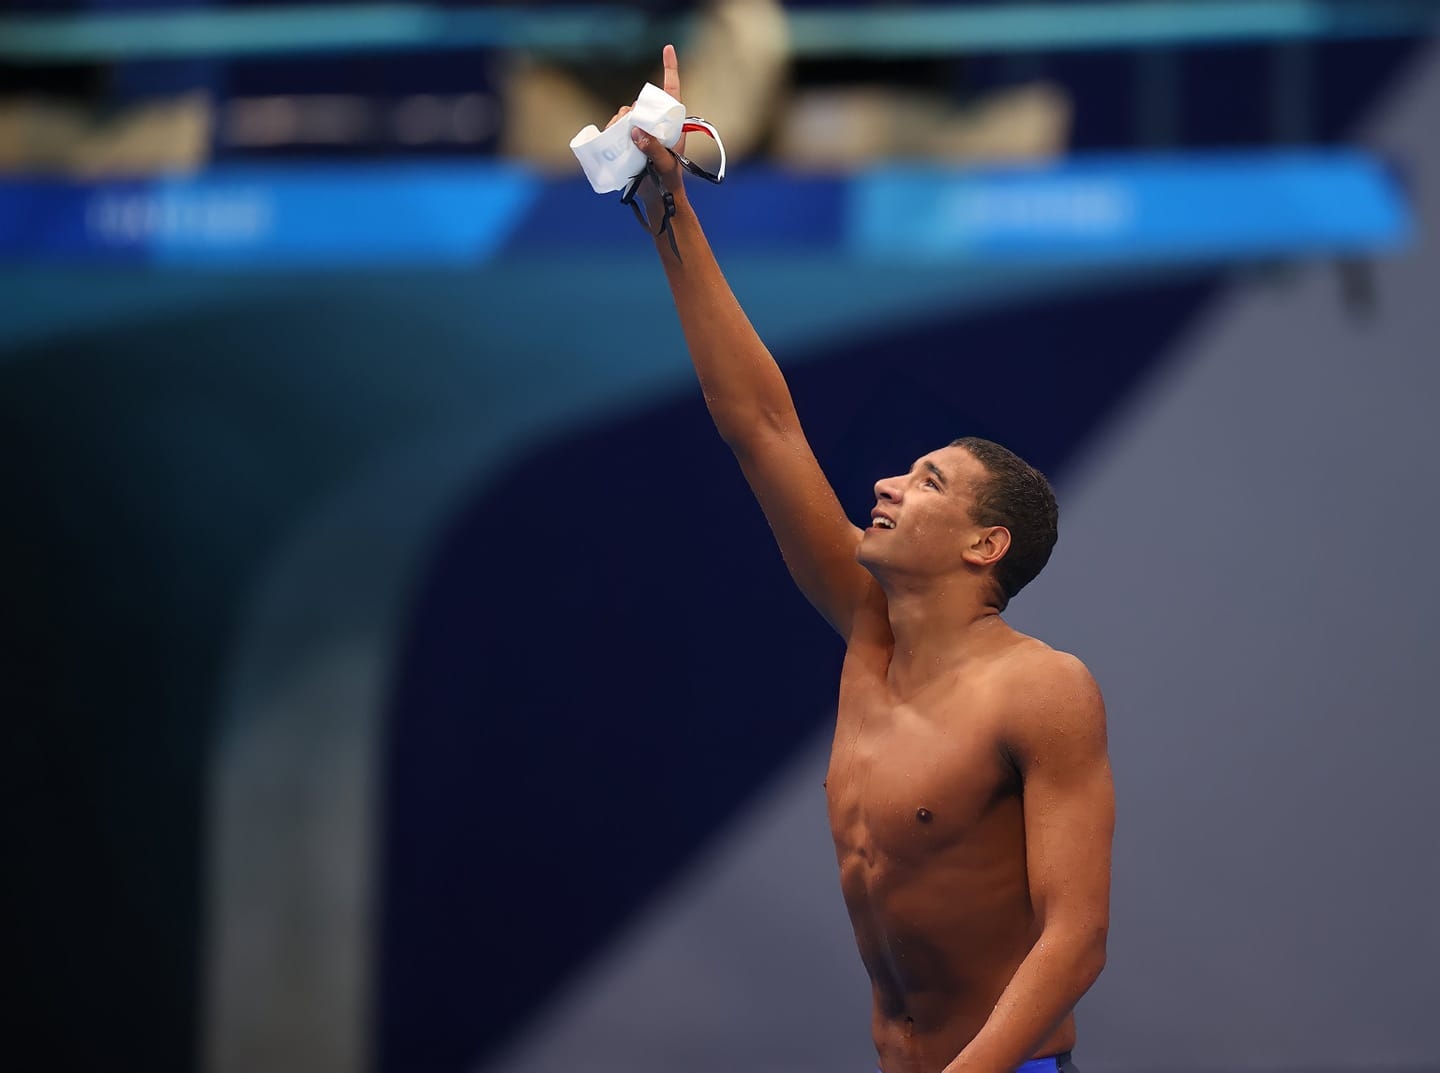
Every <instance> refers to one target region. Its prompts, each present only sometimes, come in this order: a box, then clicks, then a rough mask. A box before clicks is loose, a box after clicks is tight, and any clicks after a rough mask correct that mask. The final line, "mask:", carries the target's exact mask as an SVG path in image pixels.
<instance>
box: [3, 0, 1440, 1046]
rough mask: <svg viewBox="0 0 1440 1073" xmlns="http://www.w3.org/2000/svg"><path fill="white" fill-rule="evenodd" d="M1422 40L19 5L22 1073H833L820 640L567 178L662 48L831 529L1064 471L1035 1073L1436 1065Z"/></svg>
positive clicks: (841, 936)
mask: <svg viewBox="0 0 1440 1073" xmlns="http://www.w3.org/2000/svg"><path fill="white" fill-rule="evenodd" d="M1437 33H1440V4H1436V3H1431V2H1419V0H1416V2H1382V0H1354V2H1342V0H1308V2H1302V0H1248V2H1222V0H1184V2H1138V0H1110V2H1093V3H1062V2H1045V3H1042V2H1029V0H1015V2H1008V3H1007V2H1000V0H993V2H988V3H984V2H978V0H967V2H951V3H921V2H913V0H912V2H872V3H845V2H843V0H813V2H785V3H780V2H778V0H709V2H699V3H681V2H665V0H655V2H650V3H639V4H628V5H590V4H583V3H567V4H564V5H559V4H556V5H551V4H545V3H511V4H477V3H464V2H458V0H454V2H446V3H438V2H436V3H427V4H417V3H406V2H398V0H397V2H390V3H363V2H362V3H317V2H311V3H306V4H278V3H257V2H239V0H231V2H222V0H214V2H210V3H205V2H202V0H146V2H139V0H54V2H41V0H30V2H16V0H10V2H9V3H7V4H6V5H5V6H4V8H3V11H0V173H3V174H0V496H3V499H0V503H3V508H0V510H3V514H0V518H3V524H0V651H3V653H4V667H3V674H0V711H3V726H4V739H3V751H0V764H3V780H0V785H3V787H4V790H3V793H4V798H5V809H4V829H3V830H4V879H3V883H0V890H3V891H4V898H5V912H4V916H5V920H6V929H7V935H6V937H5V940H4V951H5V953H4V955H3V958H4V964H5V967H6V970H7V972H6V975H7V976H8V977H9V978H10V979H11V981H12V986H13V987H14V988H15V992H14V995H15V998H14V999H13V1000H12V1002H11V1005H10V1009H9V1011H8V1012H9V1014H10V1023H12V1024H14V1025H15V1026H16V1028H15V1030H14V1031H13V1032H11V1033H9V1034H8V1035H7V1039H6V1046H7V1050H9V1051H10V1052H11V1054H12V1056H16V1061H18V1060H19V1059H18V1056H21V1055H28V1056H30V1057H29V1058H28V1059H27V1060H26V1062H24V1063H21V1064H17V1065H14V1066H13V1068H33V1069H45V1070H72V1069H73V1070H117V1071H128V1070H144V1071H147V1073H165V1071H171V1070H175V1071H180V1070H192V1069H197V1070H205V1071H208V1073H252V1071H288V1070H297V1071H299V1070H304V1071H306V1073H351V1071H362V1070H363V1071H371V1070H374V1071H381V1073H461V1071H465V1073H551V1071H556V1073H558V1071H560V1070H566V1071H572V1070H585V1071H595V1073H611V1071H613V1073H622V1071H623V1073H652V1071H653V1073H679V1071H683V1073H730V1071H736V1073H839V1071H842V1070H845V1071H854V1073H859V1071H864V1070H869V1069H873V1068H874V1054H873V1050H872V1048H871V1045H870V1042H869V1033H868V1016H869V1015H868V1001H869V996H868V990H867V986H866V981H865V978H864V975H863V972H862V969H861V966H860V963H859V959H858V957H857V955H856V954H855V952H854V948H853V940H852V937H851V934H850V930H849V926H848V923H847V921H846V918H845V914H844V909H843V906H842V904H841V901H840V897H839V891H838V885H837V882H836V875H835V863H834V857H833V852H832V848H831V845H830V842H829V836H828V830H827V826H826V821H825V817H824V799H823V796H822V792H821V785H820V784H821V780H822V779H823V777H824V776H823V773H824V767H825V761H826V755H827V750H828V745H829V728H830V726H831V720H832V718H833V704H834V697H835V684H836V678H837V672H838V669H839V663H840V657H841V649H840V644H839V642H838V641H837V640H836V638H834V637H833V636H832V635H831V634H830V633H829V631H828V629H827V628H826V627H825V625H824V624H823V622H821V620H820V619H819V618H818V617H817V616H815V615H814V614H813V612H811V610H810V609H809V607H808V605H806V604H805V602H804V600H803V599H802V598H801V597H800V596H799V595H798V593H796V592H795V591H793V590H792V588H791V587H790V584H789V582H788V579H787V577H786V575H785V572H784V569H783V566H782V564H781V562H780V559H779V555H778V553H777V552H776V551H775V550H774V548H773V546H772V544H771V542H770V538H769V533H768V531H767V529H766V526H765V523H764V520H763V518H762V517H761V515H760V513H759V510H758V509H757V508H756V507H755V505H754V503H753V501H752V500H751V498H750V495H749V493H748V491H747V489H746V487H745V485H744V483H743V480H742V479H741V477H740V474H739V472H738V469H737V468H736V467H735V466H734V464H733V462H732V460H731V459H730V457H729V454H728V452H727V451H726V449H725V448H724V446H723V445H722V444H721V443H720V442H719V441H718V439H717V438H716V437H715V435H714V432H713V430H712V428H711V426H710V423H709V420H708V417H707V416H706V414H705V411H704V407H703V404H702V402H701V400H700V398H699V393H698V391H697V390H696V388H695V385H694V383H693V379H692V374H691V372H690V369H689V364H688V361H687V359H686V355H685V351H684V344H683V340H682V339H681V337H680V334H679V331H678V327H677V325H676V322H675V316H674V313H673V310H672V308H671V304H670V301H669V298H668V295H667V293H666V290H665V285H664V280H663V276H662V274H661V272H660V270H659V267H658V264H657V263H656V260H655V257H654V254H653V251H652V249H651V247H650V243H649V242H648V241H647V240H646V238H645V236H644V235H643V234H642V233H641V232H640V231H639V230H638V228H636V227H635V225H634V221H633V219H632V218H631V216H630V214H629V213H628V212H627V211H626V210H625V209H624V208H623V207H622V206H620V205H619V204H616V201H617V200H618V198H617V197H616V196H614V195H609V196H606V197H603V198H602V197H600V196H597V195H595V194H593V193H592V192H591V191H590V189H589V187H588V185H587V184H586V183H585V182H584V179H583V178H582V177H581V175H580V172H579V168H578V165H577V164H576V163H575V162H574V159H573V157H572V156H571V155H570V153H569V150H568V148H567V143H568V140H569V138H570V137H571V136H572V135H573V134H574V133H575V132H576V131H577V130H578V129H579V128H580V127H581V126H583V125H584V124H586V123H591V122H595V123H600V124H603V123H604V121H605V119H606V117H608V116H609V114H610V113H611V112H612V111H613V110H614V108H615V107H616V106H617V105H619V104H621V103H624V102H626V101H628V100H630V99H632V98H633V96H634V95H635V93H636V92H638V90H639V88H640V85H641V84H642V83H643V81H644V80H645V79H646V78H650V79H653V80H656V81H658V76H659V71H658V56H659V50H660V47H661V45H662V44H663V43H665V42H666V41H672V40H673V41H675V42H676V43H677V44H678V46H679V49H680V55H681V64H682V75H683V87H684V97H685V101H686V104H687V106H688V108H689V110H690V111H692V112H695V113H698V114H700V115H703V116H705V117H707V118H709V119H711V120H712V121H714V122H716V123H717V124H718V125H719V127H720V129H721V131H722V132H723V133H724V134H725V136H726V139H727V146H728V148H729V150H730V154H731V160H730V176H731V177H730V178H729V179H728V180H727V182H726V183H725V185H724V186H721V187H718V188H712V187H708V186H704V185H703V184H694V183H692V184H691V185H692V200H693V201H694V202H695V204H696V206H697V209H698V211H699V212H700V214H701V216H702V218H703V219H704V221H705V222H706V226H707V229H708V231H709V234H710V236H711V239H712V242H713V245H714V246H715V248H716V250H717V253H718V255H719V257H720V259H721V262H722V264H723V266H724V267H725V269H726V271H727V272H728V274H729V276H730V278H731V281H732V283H733V285H734V287H735V289H736V291H737V294H738V295H739V297H740V300H741V302H742V304H743V305H744V306H745V307H746V309H747V310H748V311H749V313H750V315H751V318H752V320H753V321H754V322H755V324H756V326H757V328H758V329H759V331H760V332H761V334H762V336H763V337H764V338H765V339H766V340H767V342H768V343H769V344H770V346H771V347H772V349H773V350H774V352H775V354H776V356H777V358H778V359H779V361H780V362H781V364H782V365H783V366H784V368H785V370H786V372H787V374H788V376H789V377H790V379H791V382H792V386H793V389H794V393H795V395H796V398H797V402H798V405H799V407H800V410H801V414H802V417H803V418H804V419H805V421H806V426H807V430H808V431H809V433H810V437H811V440H812V443H813V445H814V447H815V449H816V452H817V454H818V455H819V457H820V459H821V461H822V463H823V465H824V466H825V468H826V470H827V472H828V473H829V474H830V476H831V478H832V481H833V482H834V484H835V486H836V488H837V491H838V492H839V494H840V496H841V498H842V501H843V502H844V503H845V505H846V507H847V509H848V510H850V511H851V512H852V514H853V516H854V517H856V518H860V517H862V516H864V514H865V512H866V511H868V510H869V508H870V506H871V505H872V504H873V497H872V492H871V487H872V484H873V482H874V481H875V480H876V479H877V478H878V477H880V476H882V475H886V474H890V473H894V472H896V471H897V470H900V469H903V468H904V467H906V466H908V464H909V462H910V460H911V459H913V458H914V457H915V456H916V455H918V454H920V453H922V452H924V451H926V450H929V449H932V448H934V447H935V446H937V445H939V444H943V443H946V442H948V441H949V440H951V439H953V438H955V437H958V436H962V435H970V434H975V435H982V436H988V437H991V438H994V439H997V440H1000V441H1002V442H1004V443H1006V444H1007V445H1009V446H1011V447H1013V448H1014V449H1016V450H1017V451H1019V452H1020V453H1021V454H1023V455H1025V456H1026V457H1027V458H1029V459H1030V460H1032V461H1033V462H1035V463H1036V464H1038V465H1039V466H1041V467H1042V468H1043V469H1045V470H1046V471H1047V472H1049V473H1050V474H1051V475H1052V477H1053V478H1054V480H1055V482H1056V485H1057V488H1058V492H1059V496H1060V500H1061V506H1062V520H1061V540H1060V544H1059V547H1058V549H1057V551H1056V554H1055V557H1054V559H1053V560H1052V563H1051V565H1050V566H1049V568H1048V570H1047V572H1046V574H1045V575H1044V576H1043V577H1042V578H1041V579H1040V580H1039V581H1038V582H1037V583H1036V584H1035V585H1034V586H1032V587H1031V589H1029V590H1027V591H1026V593H1025V594H1024V595H1023V596H1022V597H1021V598H1020V599H1019V600H1017V601H1016V603H1015V605H1014V607H1013V608H1012V611H1011V614H1010V615H1009V617H1010V618H1011V620H1012V622H1013V623H1014V624H1015V625H1017V626H1018V627H1019V628H1021V629H1025V630H1027V631H1030V632H1034V633H1036V634H1038V635H1039V636H1041V637H1043V638H1045V639H1046V640H1048V641H1050V642H1051V643H1052V644H1054V645H1056V646H1057V647H1062V648H1065V649H1068V650H1070V651H1073V652H1075V653H1076V654H1078V655H1079V656H1081V657H1082V658H1083V659H1084V660H1085V661H1086V662H1087V663H1088V664H1089V665H1090V667H1091V668H1092V670H1093V671H1094V672H1095V674H1096V676H1097V677H1098V679H1099V681H1100V683H1101V685H1102V687H1103V688H1104V690H1105V693H1106V697H1107V702H1108V706H1109V715H1110V721H1111V726H1110V729H1111V744H1112V757H1113V763H1114V767H1115V774H1116V784H1117V790H1118V796H1119V810H1120V819H1119V828H1118V832H1117V838H1116V856H1115V879H1114V905H1113V924H1112V929H1111V940H1110V959H1109V965H1108V968H1107V970H1106V972H1105V974H1104V976H1103V977H1102V978H1101V980H1100V982H1099V983H1098V984H1097V985H1096V987H1095V988H1094V990H1093V991H1092V992H1091V994H1090V995H1089V996H1087V998H1086V999H1085V1000H1084V1002H1083V1003H1082V1005H1081V1007H1080V1042H1079V1046H1078V1048H1077V1060H1078V1062H1079V1064H1080V1066H1081V1068H1083V1069H1084V1070H1085V1071H1086V1073H1141V1071H1169V1073H1221V1071H1224V1073H1230V1071H1241V1070H1246V1071H1260V1070H1265V1071H1282V1070H1285V1071H1297V1073H1298V1071H1307V1073H1308V1071H1314V1070H1327V1071H1335V1073H1340V1071H1355V1073H1360V1071H1364V1073H1373V1071H1381V1070H1385V1071H1397V1073H1398V1071H1408V1073H1419V1071H1421V1070H1432V1071H1433V1070H1437V1069H1440V1059H1437V1057H1436V1055H1437V1049H1436V1036H1435V1031H1436V1028H1437V1025H1440V1021H1437V1015H1436V1013H1435V1008H1436V1000H1437V999H1440V985H1437V983H1436V981H1435V971H1434V969H1435V965H1436V964H1437V962H1440V914H1437V913H1436V911H1435V905H1436V891H1437V890H1440V836H1437V834H1436V831H1437V827H1436V820H1437V818H1440V810H1437V806H1436V804H1435V800H1434V793H1433V785H1434V772H1435V767H1436V761H1437V756H1440V730H1437V716H1440V704H1437V700H1436V686H1435V683H1434V667H1435V663H1436V658H1437V656H1440V610H1437V609H1440V565H1437V563H1436V561H1435V558H1434V555H1433V553H1432V549H1431V548H1430V546H1429V545H1428V544H1427V543H1426V541H1427V540H1431V539H1434V536H1435V533H1436V532H1437V530H1440V497H1437V488H1440V461H1437V459H1440V424H1437V422H1436V421H1435V414H1434V411H1435V407H1436V404H1437V402H1440V363H1437V361H1436V357H1437V355H1436V345H1437V344H1436V340H1437V339H1440V300H1437V299H1440V291H1437V289H1436V280H1437V279H1440V246H1437V242H1436V240H1437V227H1440V220H1437V213H1440V40H1437ZM700 187H703V188H700ZM6 1065H7V1067H8V1066H10V1065H11V1063H9V1062H7V1063H6Z"/></svg>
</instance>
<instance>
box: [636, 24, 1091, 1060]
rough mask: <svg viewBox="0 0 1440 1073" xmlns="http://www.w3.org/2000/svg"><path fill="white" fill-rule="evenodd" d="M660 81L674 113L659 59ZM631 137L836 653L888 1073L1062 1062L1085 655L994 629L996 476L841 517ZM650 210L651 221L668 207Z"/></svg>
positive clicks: (935, 469) (855, 843) (835, 773)
mask: <svg viewBox="0 0 1440 1073" xmlns="http://www.w3.org/2000/svg"><path fill="white" fill-rule="evenodd" d="M663 65H664V88H665V90H666V91H667V92H669V93H670V94H672V95H673V96H675V97H676V98H680V71H679V62H678V60H677V59H676V55H675V50H674V48H673V47H671V46H668V45H667V46H666V48H665V51H664V58H663ZM681 99H683V98H681ZM628 110H629V109H628V108H622V109H621V110H620V111H619V112H618V113H617V114H616V116H615V117H614V118H612V119H611V121H610V122H611V123H612V124H613V123H614V122H615V121H616V120H618V119H619V118H620V117H621V116H623V115H624V114H625V113H626V112H627V111H628ZM634 137H635V143H636V145H637V146H639V147H640V148H641V149H642V150H643V151H644V152H645V154H646V156H647V157H648V158H649V159H650V161H651V162H652V163H653V164H654V166H655V168H656V169H657V170H658V172H659V175H660V178H661V181H662V182H663V183H664V184H665V187H666V188H667V189H668V190H669V191H670V192H671V193H672V194H673V196H674V199H675V205H676V213H675V216H674V218H673V220H672V221H671V226H672V227H673V228H674V232H675V239H676V243H677V245H678V248H679V250H680V255H681V258H683V260H681V259H679V258H677V257H676V256H675V254H674V253H673V252H672V251H671V248H670V243H669V239H668V238H666V237H660V238H657V240H656V250H657V252H658V254H659V256H660V260H661V262H662V264H663V265H664V268H665V274H666V278H667V280H668V282H669V285H670V289H671V292H672V294H673V296H674V299H675V306H676V309H677V310H678V312H679V315H680V323H681V326H682V328H683V330H684V333H685V339H686V342H687V344H688V346H689V350H690V355H691V359H692V360H693V362H694V365H695V371H696V373H697V374H698V376H699V379H700V385H701V388H702V390H703V392H704V395H705V401H706V404H707V406H708V407H709V409H710V413H711V416H712V417H713V418H714V421H715V425H716V428H717V429H718V431H719V433H720V435H721V437H722V438H723V439H724V440H725V442H726V443H727V444H728V445H729V446H730V448H731V449H732V450H733V451H734V453H735V457H736V458H737V460H738V461H739V463H740V466H741V469H742V470H743V471H744V474H745V477H746V479H747V480H748V481H749V483H750V487H751V488H752V489H753V490H754V493H755V496H756V498H757V499H758V500H759V502H760V506H761V508H762V509H763V510H764V512H765V516H766V518H767V519H768V520H769V522H770V526H771V528H772V530H773V531H774V534H775V538H776V540H777V542H778V543H779V545H780V550H781V552H782V554H783V555H784V557H785V562H786V565H787V566H788V568H789V570H790V573H791V576H792V577H793V578H794V579H795V582H796V584H797V585H798V586H799V587H800V589H801V591H803V592H804V594H805V596H806V597H807V598H808V599H809V600H810V602H811V603H812V604H813V605H814V606H815V608H816V610H818V611H819V612H820V614H821V615H823V616H824V617H825V619H826V620H827V621H828V622H829V623H830V625H831V626H833V627H834V628H835V630H836V631H837V632H838V633H839V634H840V636H841V637H842V638H844V640H845V644H846V655H845V662H844V667H843V670H842V671H841V677H840V699H839V710H838V715H837V719H836V726H835V740H834V744H833V747H832V750H831V756H830V768H829V773H828V777H827V779H826V798H827V802H828V805H829V814H830V826H831V830H832V832H833V834H834V838H835V853H836V857H837V859H838V861H839V866H840V885H841V889H842V891H843V893H844V897H845V904H846V906H847V907H848V908H849V911H850V921H851V924H852V925H853V927H854V930H855V939H856V942H857V943H858V945H859V948H860V957H861V959H862V960H863V962H864V964H865V968H866V971H867V972H868V973H869V976H870V982H871V987H872V990H873V995H874V1012H873V1023H872V1031H873V1035H874V1039H875V1047H876V1049H877V1051H878V1053H879V1058H880V1065H881V1068H882V1069H883V1071H884V1073H942V1071H944V1073H1011V1071H1013V1070H1014V1069H1015V1068H1016V1067H1017V1066H1019V1065H1021V1064H1023V1063H1024V1062H1025V1061H1027V1060H1029V1059H1031V1058H1038V1057H1045V1056H1048V1055H1055V1054H1059V1053H1062V1052H1065V1051H1068V1050H1070V1049H1071V1047H1072V1045H1073V1044H1074V1042H1075V1024H1074V1018H1073V1017H1072V1014H1071V1010H1072V1008H1073V1007H1074V1005H1075V1003H1076V1002H1077V1001H1078V1000H1079V998H1080V997H1081V995H1083V994H1084V993H1085V991H1086V990H1087V989H1088V988H1089V987H1090V985H1091V984H1092V983H1094V981H1095V979H1096V977H1097V976H1098V975H1099V974H1100V970H1101V968H1102V967H1103V965H1104V963H1105V936H1106V931H1107V928H1108V923H1109V895H1110V846H1111V833H1112V829H1113V826H1114V795H1113V788H1112V784H1111V777H1110V766H1109V760H1108V758H1107V753H1106V740H1105V709H1104V703H1103V702H1102V700H1101V697H1100V691H1099V689H1098V688H1097V687H1096V684H1095V681H1094V679H1093V678H1092V677H1091V676H1090V673H1089V672H1088V671H1087V670H1086V669H1085V667H1084V665H1083V664H1082V663H1081V662H1080V661H1079V660H1077V659H1076V658H1075V657H1073V656H1070V655H1067V654H1065V653H1062V652H1058V651H1055V650H1054V649H1052V648H1050V647H1049V646H1047V645H1045V644H1043V643H1042V642H1040V641H1038V640H1035V639H1034V638H1031V637H1027V636H1025V635H1024V634H1021V633H1019V632H1017V631H1016V630H1013V629H1011V628H1010V626H1009V625H1007V624H1006V623H1005V621H1004V620H1003V619H1002V618H1001V617H1000V613H999V606H1000V600H999V599H998V598H997V593H996V588H995V582H994V576H993V575H994V570H995V566H996V564H997V563H998V562H999V561H1000V560H1001V559H1002V558H1003V557H1004V555H1005V553H1006V551H1007V550H1008V549H1009V546H1010V539H1011V537H1010V533H1009V531H1008V530H1007V529H1006V528H1004V527H1003V526H980V525H977V524H976V523H975V521H974V519H973V517H972V515H971V507H972V506H973V504H974V499H975V485H976V482H977V480H980V479H983V478H984V476H985V474H986V471H985V468H984V466H983V465H982V464H981V463H980V461H979V460H978V459H976V458H975V456H974V455H972V454H971V453H970V452H969V451H968V450H966V449H965V448H963V447H943V448H940V449H939V450H936V451H932V452H930V453H929V454H927V455H925V456H924V457H922V458H919V459H916V460H915V462H914V464H913V465H911V466H910V467H909V469H908V471H907V472H905V473H903V474H900V475H898V476H894V477H887V478H885V479H883V480H881V481H879V482H878V483H877V484H876V485H875V500H876V507H875V512H874V514H873V515H872V519H871V523H870V525H869V526H868V527H867V528H865V529H863V530H862V529H859V528H857V527H856V526H854V525H853V524H851V522H850V521H849V519H847V518H846V516H845V513H844V511H843V510H842V509H841V506H840V503H839V500H838V499H837V498H836V496H835V493H834V491H833V490H832V489H831V487H830V484H829V482H828V481H827V480H826V478H825V475H824V473H822V472H821V470H820V466H819V464H818V463H817V461H816V459H815V455H814V453H813V452H812V451H811V449H810V446H809V444H808V443H807V441H806V439H805V435H804V433H803V431H802V430H801V427H800V422H799V419H798V417H797V416H796V413H795V407H794V404H793V403H792V401H791V397H790V392H789V389H788V388H787V386H786V384H785V380H784V378H783V376H782V375H781V372H780V369H779V368H778V366H777V365H776V363H775V361H774V359H773V358H772V357H771V355H770V353H769V351H768V350H767V349H766V348H765V345H764V344H763V343H762V342H761V340H760V338H759V336H758V335H757V334H756V333H755V331H754V329H753V328H752V327H751V325H750V322H749V320H748V319H747V318H746V316H745V314H744V312H743V311H742V310H741V308H740V305H739V303H738V302H737V301H736V299H735V296H734V294H733V293H731V290H730V287H729V285H728V284H727V283H726V281H725V278H724V276H723V275H722V274H721V272H720V268H719V266H718V264H717V263H716V261H715V258H714V255H713V254H712V252H711V250H710V246H709V244H708V242H707V241H706V238H705V235H704V233H703V231H702V230H701V228H700V223H699V221H698V219H697V218H696V216H695V213H694V211H693V210H692V208H691V206H690V203H689V200H688V198H687V196H686V193H685V188H684V184H683V182H682V174H683V173H682V170H681V168H680V167H679V165H678V163H677V162H676V161H675V159H674V157H673V156H672V155H671V153H670V152H669V151H668V150H666V149H665V148H664V147H663V146H662V145H661V144H660V143H659V142H658V141H657V140H656V139H654V138H651V137H649V136H648V135H647V134H646V133H645V132H643V131H636V132H634ZM677 148H678V147H677ZM646 185H647V187H653V184H650V183H647V184H646ZM652 192H653V191H652ZM649 210H650V214H651V215H650V218H651V219H652V220H654V219H659V218H660V217H659V215H658V213H659V212H660V205H659V204H658V201H656V202H652V203H651V204H650V205H649ZM884 416H885V417H886V419H887V420H891V421H894V420H903V417H904V415H903V414H898V415H897V414H887V415H884ZM881 516H883V517H884V518H886V519H888V520H889V523H893V528H889V527H888V524H887V523H885V522H881V521H879V520H878V519H879V518H880V517H881Z"/></svg>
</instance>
